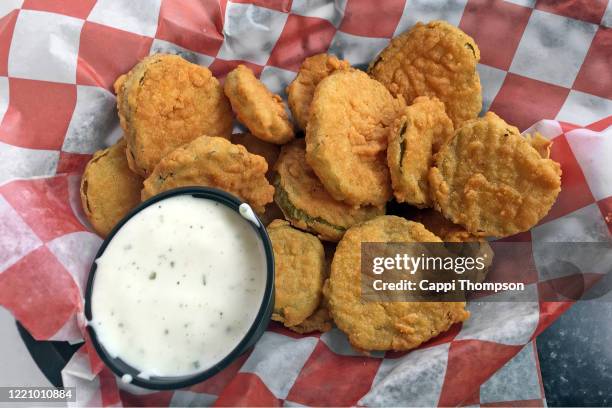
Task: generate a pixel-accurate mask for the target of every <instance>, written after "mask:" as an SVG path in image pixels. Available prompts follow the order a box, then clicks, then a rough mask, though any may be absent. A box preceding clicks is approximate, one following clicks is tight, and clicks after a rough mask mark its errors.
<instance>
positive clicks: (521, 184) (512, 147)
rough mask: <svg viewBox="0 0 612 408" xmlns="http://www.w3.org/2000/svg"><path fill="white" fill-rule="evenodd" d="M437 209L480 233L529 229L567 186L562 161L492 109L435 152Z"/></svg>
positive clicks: (431, 177) (500, 234) (433, 172)
mask: <svg viewBox="0 0 612 408" xmlns="http://www.w3.org/2000/svg"><path fill="white" fill-rule="evenodd" d="M434 165H435V167H432V168H431V170H430V172H429V184H430V188H431V191H432V198H433V200H434V204H435V207H436V209H438V210H439V211H441V212H442V214H443V215H444V216H445V217H446V218H448V219H450V220H451V221H453V222H454V223H457V224H461V225H462V226H464V227H465V228H466V229H467V230H468V231H470V232H471V233H472V234H475V235H489V236H497V237H504V236H508V235H512V234H516V233H519V232H522V231H527V230H528V229H530V228H531V227H533V226H534V225H535V224H537V222H538V221H539V220H540V219H542V217H544V216H545V215H546V214H547V213H548V211H549V210H550V207H551V206H552V205H553V203H554V202H555V200H556V198H557V195H558V194H559V191H560V190H561V167H560V166H559V163H556V162H554V161H553V160H551V159H548V158H543V157H542V156H541V155H540V153H539V152H538V151H537V150H536V149H535V148H533V147H532V145H531V142H530V140H528V139H526V138H523V137H522V136H521V135H520V133H519V131H518V129H517V128H515V127H514V126H510V125H508V124H507V123H506V122H505V121H504V120H502V119H501V118H499V117H498V116H497V115H495V114H494V113H492V112H489V113H487V114H486V115H485V116H484V117H483V118H480V119H475V120H471V121H468V122H466V123H464V124H463V125H462V126H461V128H459V129H458V130H457V131H456V132H455V136H454V137H453V139H452V140H451V141H450V142H449V143H447V144H446V145H444V146H443V147H442V149H441V150H440V151H439V152H438V153H437V154H436V155H435V156H434Z"/></svg>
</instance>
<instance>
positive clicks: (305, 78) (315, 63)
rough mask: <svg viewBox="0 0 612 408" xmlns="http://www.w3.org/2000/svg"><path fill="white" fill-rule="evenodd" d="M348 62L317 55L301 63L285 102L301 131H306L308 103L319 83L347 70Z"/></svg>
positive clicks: (328, 55)
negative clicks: (337, 71)
mask: <svg viewBox="0 0 612 408" xmlns="http://www.w3.org/2000/svg"><path fill="white" fill-rule="evenodd" d="M350 66H351V65H350V64H349V63H348V61H345V60H339V59H338V58H336V56H334V55H330V54H317V55H313V56H312V57H308V58H306V59H305V60H304V62H302V66H301V67H300V70H299V71H298V74H297V76H296V77H295V79H294V80H293V81H292V82H291V83H290V84H289V86H288V87H287V101H288V102H289V107H290V108H291V113H293V118H294V119H295V121H296V122H297V124H298V126H299V127H300V129H302V130H306V124H307V123H308V117H309V116H310V103H311V102H312V97H313V96H314V92H315V89H316V87H317V85H318V84H319V82H321V80H323V78H326V77H327V76H329V75H330V74H331V73H332V72H334V71H336V70H339V69H349V68H350Z"/></svg>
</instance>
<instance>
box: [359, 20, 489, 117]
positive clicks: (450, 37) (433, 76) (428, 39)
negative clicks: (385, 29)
mask: <svg viewBox="0 0 612 408" xmlns="http://www.w3.org/2000/svg"><path fill="white" fill-rule="evenodd" d="M479 60H480V50H479V49H478V46H477V45H476V43H475V42H474V40H473V39H472V38H471V37H470V36H468V35H467V34H465V33H464V32H463V31H461V30H460V29H458V28H457V27H455V26H453V25H451V24H449V23H447V22H445V21H431V22H430V23H428V24H427V25H425V24H422V23H417V24H416V25H415V26H414V27H413V28H412V29H411V30H410V31H407V32H405V33H403V34H401V35H400V36H398V37H395V38H394V39H393V40H391V43H390V44H389V45H388V46H387V48H385V49H384V50H383V51H382V52H381V53H380V54H379V55H378V57H377V58H376V59H375V60H374V61H372V63H371V64H370V68H369V73H370V75H372V77H373V78H375V79H377V80H379V81H380V82H382V83H383V84H384V85H385V86H386V87H387V88H388V89H389V91H391V93H392V94H393V95H403V96H404V98H405V99H406V102H408V103H411V102H412V101H413V100H414V98H416V97H417V96H435V97H437V98H438V99H440V100H441V101H442V102H444V105H446V113H447V114H448V116H449V117H450V118H451V120H452V121H453V124H454V125H455V127H457V126H458V125H460V124H461V123H462V122H464V121H466V120H469V119H474V118H475V117H476V116H477V115H478V113H479V112H480V109H481V108H482V95H481V92H480V78H479V76H478V72H477V71H476V65H477V64H478V61H479Z"/></svg>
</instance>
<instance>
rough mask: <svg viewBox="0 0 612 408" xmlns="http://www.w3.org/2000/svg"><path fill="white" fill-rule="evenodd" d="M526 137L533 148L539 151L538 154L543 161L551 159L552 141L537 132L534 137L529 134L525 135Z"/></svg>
mask: <svg viewBox="0 0 612 408" xmlns="http://www.w3.org/2000/svg"><path fill="white" fill-rule="evenodd" d="M525 137H526V138H527V140H529V143H530V144H531V147H533V148H534V149H536V150H537V151H538V154H539V155H540V156H541V157H542V158H543V159H550V147H551V146H552V142H551V141H550V140H548V139H546V138H545V137H544V136H542V135H541V134H540V133H538V132H535V133H534V134H533V136H532V135H530V134H527V135H525Z"/></svg>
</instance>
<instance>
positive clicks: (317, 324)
mask: <svg viewBox="0 0 612 408" xmlns="http://www.w3.org/2000/svg"><path fill="white" fill-rule="evenodd" d="M332 322H333V320H332V317H331V315H330V314H329V309H328V308H327V306H326V305H325V304H324V298H323V299H321V304H320V305H319V307H318V308H317V310H315V312H314V313H313V314H311V315H310V316H308V317H307V318H306V320H304V321H303V322H302V323H300V324H297V325H295V326H289V327H288V328H289V330H292V331H294V332H296V333H300V334H307V333H312V332H315V331H319V332H322V333H325V332H326V331H330V330H331V329H332Z"/></svg>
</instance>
